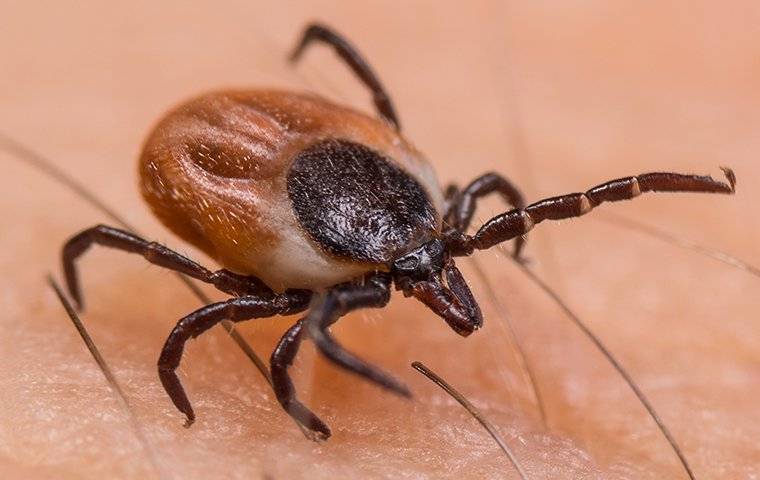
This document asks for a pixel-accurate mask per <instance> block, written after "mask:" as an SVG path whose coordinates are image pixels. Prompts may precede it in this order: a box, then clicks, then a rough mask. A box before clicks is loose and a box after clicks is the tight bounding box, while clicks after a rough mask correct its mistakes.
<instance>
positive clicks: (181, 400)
mask: <svg viewBox="0 0 760 480" xmlns="http://www.w3.org/2000/svg"><path fill="white" fill-rule="evenodd" d="M308 301H309V295H308V294H306V293H304V292H301V291H298V292H296V293H288V292H286V293H284V294H282V295H273V296H270V297H269V298H261V297H256V296H245V297H237V298H232V299H230V300H227V301H225V302H219V303H212V304H211V305H206V306H205V307H203V308H200V309H198V310H196V311H195V312H193V313H191V314H190V315H188V316H186V317H185V318H183V319H182V320H180V321H179V322H178V323H177V326H175V327H174V330H172V332H171V334H169V338H167V339H166V343H165V344H164V348H163V349H162V350H161V356H160V357H159V359H158V376H159V378H160V379H161V384H163V386H164V389H165V390H166V393H167V394H169V398H171V400H172V402H173V403H174V405H175V406H176V407H177V409H179V411H180V412H182V413H184V414H185V416H186V417H187V421H186V422H185V426H187V427H189V426H190V425H192V423H193V422H194V421H195V413H194V412H193V408H192V407H191V406H190V401H189V400H188V399H187V394H186V393H185V389H184V388H182V384H181V383H180V381H179V377H177V374H176V373H175V370H176V369H177V367H178V366H179V362H180V360H181V358H182V352H183V350H184V348H185V342H187V340H189V339H190V338H195V337H197V336H198V335H200V334H202V333H203V332H205V331H206V330H208V329H209V328H211V327H213V326H214V325H216V324H217V323H219V322H221V321H222V320H225V319H228V320H231V321H233V322H241V321H244V320H250V319H253V318H262V317H271V316H274V315H279V314H289V313H294V312H296V311H299V310H303V309H305V308H306V306H307V304H308Z"/></svg>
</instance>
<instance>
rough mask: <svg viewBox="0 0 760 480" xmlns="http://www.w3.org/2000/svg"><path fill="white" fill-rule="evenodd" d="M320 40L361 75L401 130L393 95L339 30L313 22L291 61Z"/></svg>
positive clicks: (384, 114) (379, 106)
mask: <svg viewBox="0 0 760 480" xmlns="http://www.w3.org/2000/svg"><path fill="white" fill-rule="evenodd" d="M315 40H319V41H322V42H325V43H326V44H328V45H331V46H332V47H333V48H334V49H335V52H336V53H337V54H338V55H339V56H340V58H342V59H343V60H344V61H345V62H346V63H347V64H348V66H349V67H351V70H353V71H354V73H355V74H356V75H357V76H358V77H359V79H360V80H361V81H362V83H364V85H366V86H367V88H369V89H370V91H371V92H372V99H373V101H374V102H375V107H376V108H377V110H378V111H379V112H380V115H381V116H382V117H383V118H385V119H386V120H387V121H388V122H390V123H391V124H393V126H394V127H396V130H401V125H400V124H399V121H398V116H396V110H395V109H394V108H393V102H391V97H390V96H389V95H388V94H387V93H386V91H385V88H384V87H383V84H382V83H380V79H378V78H377V75H375V72H374V71H373V70H372V67H370V66H369V63H367V61H366V60H364V58H362V56H361V54H360V53H359V52H358V51H357V50H356V49H355V48H354V47H353V45H351V43H349V42H348V40H346V39H345V38H343V37H342V36H341V35H340V34H338V33H337V32H334V31H333V30H331V29H330V28H328V27H326V26H324V25H320V24H317V23H312V24H310V25H309V26H308V27H306V30H304V32H303V36H302V37H301V41H300V42H298V46H297V47H296V49H295V50H293V53H292V54H291V56H290V60H291V61H296V60H298V59H299V58H300V57H301V54H302V53H303V51H304V50H305V49H306V47H307V46H308V45H309V44H310V43H311V42H313V41H315Z"/></svg>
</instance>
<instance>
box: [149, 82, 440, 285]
mask: <svg viewBox="0 0 760 480" xmlns="http://www.w3.org/2000/svg"><path fill="white" fill-rule="evenodd" d="M331 141H337V142H341V144H342V145H354V147H350V148H349V147H347V148H349V150H351V149H352V148H353V149H354V150H356V149H357V148H358V149H360V150H361V151H364V152H365V159H364V160H365V161H364V162H361V159H359V160H360V162H359V164H358V165H357V167H358V168H363V171H362V172H360V173H359V175H358V176H356V177H354V179H353V182H352V183H351V185H350V186H351V187H352V188H349V189H346V191H345V195H344V196H342V195H340V191H339V190H338V188H339V187H340V186H341V184H342V183H345V179H341V178H339V177H336V176H335V174H336V173H339V171H336V170H333V171H332V172H327V171H326V170H329V169H327V168H326V167H327V166H329V165H331V163H330V157H329V154H330V152H327V151H325V152H323V153H324V154H325V155H328V156H327V157H324V156H323V157H319V156H313V155H312V157H309V156H308V155H306V156H304V155H301V154H302V153H303V152H307V153H308V152H312V153H313V152H314V151H315V148H316V149H318V148H320V147H319V145H320V144H322V145H323V146H324V145H329V144H330V142H331ZM325 142H327V143H325ZM354 150H352V152H353V153H352V154H355V151H354ZM356 151H358V150H356ZM366 151H369V152H373V153H374V157H376V158H374V159H372V160H369V164H367V158H369V157H371V156H372V155H369V154H366ZM344 153H345V152H344ZM349 153H351V152H349ZM307 157H308V158H307ZM339 157H340V156H339ZM299 158H300V161H298V162H297V164H298V165H299V169H298V172H299V173H297V174H291V175H290V178H291V183H292V179H293V178H297V180H299V181H300V182H301V183H299V184H298V185H291V186H290V193H289V192H288V178H289V173H290V172H291V168H292V167H293V165H294V162H296V159H299ZM320 158H322V161H324V162H327V163H325V164H322V165H319V166H312V167H309V166H308V163H306V164H305V163H304V162H312V161H317V162H319V159H320ZM340 158H343V160H344V161H345V158H344V157H340ZM336 160H338V161H339V158H337V157H336ZM333 166H334V164H333ZM368 169H369V170H368ZM370 171H374V173H375V174H376V175H375V176H374V177H372V176H371V175H368V172H370ZM320 172H321V173H322V174H320ZM331 174H332V176H331ZM140 175H141V184H142V192H143V196H144V197H145V199H146V201H147V202H148V203H149V205H150V206H151V208H152V209H153V211H154V212H155V214H156V215H157V216H158V218H159V219H160V220H161V221H162V222H163V223H164V224H165V225H166V226H167V227H168V228H170V229H171V230H172V231H173V232H174V233H176V234H177V235H179V236H180V237H182V238H183V239H185V240H186V241H188V242H190V243H191V244H193V245H195V246H196V247H198V248H199V249H201V250H203V251H204V252H205V253H206V254H208V255H209V256H211V257H212V258H214V259H216V260H217V261H218V262H219V263H220V264H221V265H223V266H224V267H225V268H227V269H229V270H232V271H235V272H238V273H243V274H250V275H256V276H258V277H259V278H261V279H262V280H264V281H265V282H266V283H267V284H268V285H269V286H270V287H271V288H274V289H276V290H282V289H284V288H310V289H319V288H323V287H327V286H331V285H334V284H336V283H338V282H341V281H345V280H349V279H351V278H354V277H356V276H358V275H361V274H363V273H365V272H368V271H375V270H384V269H386V268H387V262H388V261H389V260H391V257H392V256H393V255H394V254H397V253H398V252H399V251H400V250H403V249H404V247H415V246H417V245H416V244H418V243H419V242H421V241H424V239H425V238H427V237H429V236H430V234H431V230H435V229H437V228H438V224H439V222H440V220H439V215H438V213H437V212H439V211H440V208H441V204H442V198H441V193H440V187H439V186H438V183H437V181H436V179H435V176H434V173H433V171H432V169H431V168H430V166H429V165H428V163H427V162H426V161H425V160H424V158H422V156H421V155H420V154H419V153H418V152H417V151H416V150H415V149H414V147H412V146H411V145H410V144H409V143H408V142H407V141H406V140H404V139H403V138H402V137H400V136H399V134H398V133H397V132H396V130H395V129H393V128H392V127H391V126H390V125H388V124H386V123H385V122H383V121H381V120H377V119H374V118H371V117H369V116H366V115H364V114H361V113H359V112H356V111H354V110H351V109H348V108H345V107H341V106H338V105H335V104H333V103H331V102H329V101H327V100H324V99H322V98H320V97H317V96H314V95H309V94H296V93H291V92H281V91H271V90H256V91H228V92H218V93H211V94H208V95H204V96H202V97H199V98H197V99H194V100H192V101H190V102H188V103H186V104H184V105H181V106H180V107H178V108H176V109H175V110H173V111H172V112H170V113H169V114H168V115H167V116H166V117H165V118H164V119H163V120H162V121H161V122H160V123H159V124H158V126H157V127H156V128H155V130H154V131H153V133H152V134H151V135H150V137H149V138H148V141H147V143H146V145H145V147H144V150H143V153H142V156H141V159H140ZM378 175H381V176H382V175H385V177H383V178H379V177H378ZM370 177H372V178H370ZM304 182H312V184H309V185H305V184H304ZM330 182H332V183H330ZM362 182H364V183H362ZM326 187H329V188H328V190H331V194H328V195H326V196H323V197H322V198H323V200H326V199H328V198H331V199H333V200H335V199H339V198H344V197H351V196H354V197H359V198H354V200H355V201H353V202H352V201H348V203H347V205H348V206H349V207H350V206H354V207H355V206H357V205H358V206H359V207H361V208H360V209H359V210H350V209H349V210H348V211H347V212H349V213H354V217H353V218H352V219H346V218H345V217H343V218H341V217H340V215H339V213H340V205H334V204H333V205H323V211H320V210H318V209H317V208H316V207H318V204H315V203H313V200H314V199H315V198H316V197H318V196H319V193H320V192H322V193H324V189H325V188H326ZM365 187H367V188H368V189H369V190H367V192H366V193H363V192H362V190H363V189H364V188H365ZM383 188H384V189H385V190H387V191H388V192H387V193H389V194H390V195H386V194H384V193H383V192H382V189H383ZM349 190H351V191H349ZM310 191H311V194H310ZM294 192H297V194H298V195H300V196H298V195H297V197H298V198H295V197H294V196H293V193H294ZM373 196H375V197H376V198H377V202H376V204H373V203H372V201H371V200H368V199H370V198H371V197H373ZM344 200H345V198H344ZM294 202H296V203H297V205H296V204H294ZM373 206H374V207H377V208H376V211H375V212H374V213H373V212H370V211H369V210H371V208H372V207H373ZM336 212H337V214H338V215H336ZM330 219H332V221H330ZM346 221H347V222H346ZM372 223H374V225H372ZM341 224H343V225H345V226H346V227H347V228H346V229H344V232H343V233H350V235H349V237H345V236H344V237H341V235H340V233H341V232H337V234H336V232H335V230H336V227H340V225H341ZM357 226H359V227H366V228H364V229H361V228H360V229H359V230H358V231H357V230H356V229H353V230H349V228H351V227H357ZM338 230H340V228H338ZM351 232H353V233H351ZM410 242H411V243H413V244H412V245H406V244H408V243H410Z"/></svg>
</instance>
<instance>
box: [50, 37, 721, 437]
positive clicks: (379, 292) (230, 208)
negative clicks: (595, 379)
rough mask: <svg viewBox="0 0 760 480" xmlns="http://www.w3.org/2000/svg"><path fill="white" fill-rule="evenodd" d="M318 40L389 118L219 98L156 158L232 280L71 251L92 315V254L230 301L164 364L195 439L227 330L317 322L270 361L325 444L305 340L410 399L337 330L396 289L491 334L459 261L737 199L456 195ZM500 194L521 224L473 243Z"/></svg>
mask: <svg viewBox="0 0 760 480" xmlns="http://www.w3.org/2000/svg"><path fill="white" fill-rule="evenodd" d="M317 41H319V42H324V43H326V44H328V45H330V46H332V47H333V48H334V49H335V51H336V52H337V53H338V55H339V56H340V57H341V58H342V59H343V60H345V61H346V63H347V64H348V65H349V66H350V67H351V69H352V70H353V71H354V72H355V73H356V75H357V76H358V77H359V78H360V79H361V81H362V82H363V83H364V84H365V85H366V87H367V88H368V89H369V90H370V91H371V93H372V98H373V100H374V104H375V106H376V108H377V110H378V112H379V116H380V118H373V117H370V116H368V115H365V114H363V113H360V112H358V111H356V110H354V109H352V108H349V107H346V106H341V105H337V104H334V103H332V102H330V101H328V100H326V99H324V98H322V97H320V96H317V95H314V94H308V93H296V92H290V91H282V90H264V89H260V90H240V91H220V92H214V93H209V94H205V95H202V96H200V97H197V98H195V99H193V100H190V101H189V102H187V103H185V104H183V105H181V106H180V107H178V108H176V109H175V110H173V111H171V112H169V113H168V114H167V115H166V116H165V117H164V118H163V120H161V122H160V123H159V124H158V126H156V128H155V129H154V130H153V132H152V133H151V134H150V136H149V138H148V140H147V142H146V144H145V146H144V149H143V151H142V155H141V157H140V160H139V173H140V185H141V189H142V194H143V197H144V198H145V200H146V201H147V202H148V204H149V205H150V207H151V209H152V210H153V212H154V213H155V215H156V216H157V217H158V218H159V219H160V220H161V221H162V222H163V223H164V224H165V225H166V226H167V227H168V228H169V229H170V230H172V231H173V232H174V233H175V234H177V235H178V236H179V237H181V238H183V239H184V240H185V241H187V242H189V243H191V244H193V245H195V246H196V247H198V248H199V249H201V250H202V251H204V252H205V253H207V254H208V255H209V256H210V257H212V258H214V259H215V260H216V261H218V263H219V264H221V265H222V266H223V267H224V268H223V269H221V270H216V271H211V270H209V269H207V268H205V267H203V266H201V265H199V264H197V263H196V262H194V261H192V260H190V259H188V258H187V257H185V256H183V255H180V254H179V253H177V252H175V251H173V250H170V249H169V248H167V247H165V246H163V245H160V244H158V243H155V242H149V241H146V240H144V239H142V238H140V237H138V236H136V235H133V234H131V233H129V232H126V231H124V230H119V229H116V228H112V227H108V226H104V225H99V226H96V227H93V228H90V229H87V230H84V231H83V232H81V233H79V234H78V235H76V236H74V237H72V238H71V239H70V240H69V241H68V242H67V243H66V244H65V246H64V247H63V252H62V257H63V269H64V273H65V277H66V284H67V287H68V290H69V293H70V295H71V297H72V298H73V299H74V301H75V302H76V303H77V305H78V306H79V307H80V308H82V306H83V304H82V295H81V291H80V287H79V281H78V275H77V270H76V267H75V261H76V260H77V258H78V257H79V256H80V255H82V254H83V253H84V252H85V251H86V250H87V249H88V248H89V247H90V246H91V245H92V244H93V243H96V244H99V245H103V246H107V247H111V248H116V249H119V250H124V251H127V252H131V253H137V254H140V255H142V256H143V257H144V258H145V259H146V260H148V261H149V262H150V263H153V264H156V265H159V266H162V267H165V268H168V269H171V270H175V271H178V272H181V273H183V274H185V275H187V276H189V277H192V278H194V279H196V280H199V281H202V282H206V283H209V284H211V285H214V286H215V287H216V288H218V289H219V290H221V291H223V292H225V293H228V294H230V295H232V298H230V299H229V300H226V301H223V302H218V303H213V304H211V305H207V306H205V307H203V308H200V309H199V310H196V311H195V312H193V313H191V314H190V315H188V316H186V317H184V318H183V319H181V320H180V321H179V322H178V323H177V325H176V327H174V329H173V330H172V332H171V334H170V335H169V338H168V339H167V340H166V343H165V345H164V347H163V350H162V351H161V355H160V358H159V360H158V375H159V378H160V379H161V383H162V384H163V386H164V388H165V389H166V392H167V393H168V395H169V397H170V398H171V400H172V402H173V403H174V405H175V406H176V407H177V408H178V409H179V410H180V411H181V412H182V413H183V414H185V416H186V417H187V422H186V425H190V424H192V422H193V421H194V420H195V413H194V412H193V408H192V407H191V405H190V401H189V400H188V398H187V395H186V393H185V391H184V389H183V387H182V385H181V383H180V381H179V378H178V377H177V375H176V373H175V370H176V369H177V367H178V365H179V363H180V359H181V357H182V351H183V349H184V346H185V342H187V340H188V339H190V338H195V337H197V336H199V335H200V334H202V333H203V332H205V331H206V330H208V329H209V328H211V327H212V326H214V325H215V324H217V323H219V322H221V321H222V320H224V319H229V320H231V321H233V322H241V321H244V320H250V319H254V318H262V317H271V316H274V315H290V314H295V313H298V312H304V311H307V313H306V314H305V316H303V317H302V318H301V319H300V320H299V321H298V322H296V323H295V324H294V325H293V326H292V327H290V329H289V330H288V331H287V332H285V334H284V335H283V336H282V338H281V339H280V341H279V343H278V345H277V347H276V348H275V350H274V352H273V353H272V356H271V360H270V368H271V375H272V382H273V385H274V392H275V394H276V396H277V400H278V401H279V402H280V404H281V405H282V407H283V408H284V409H285V411H286V412H288V413H289V414H290V415H291V416H292V417H293V418H294V419H295V420H296V421H297V422H299V423H300V424H301V425H303V426H304V427H305V428H307V429H309V430H311V431H312V432H314V433H315V434H316V435H317V436H319V437H322V438H327V437H329V436H330V429H329V428H328V426H327V425H326V424H325V423H324V422H323V421H322V420H320V419H319V418H318V417H317V416H316V415H315V414H314V413H312V412H311V411H310V410H309V409H308V408H306V407H305V406H304V405H303V404H302V403H300V402H299V401H298V399H297V397H296V392H295V388H294V386H293V383H292V381H291V379H290V377H289V375H288V367H289V366H290V365H291V364H292V363H293V360H294V358H295V356H296V354H297V352H298V348H299V345H300V343H301V341H302V340H303V339H304V338H309V339H311V340H312V341H313V342H314V344H315V345H316V347H317V349H318V350H319V351H320V352H321V353H322V354H323V355H324V356H325V357H327V358H328V359H329V360H330V361H332V362H334V363H335V364H336V365H338V366H340V367H342V368H344V369H346V370H348V371H351V372H354V373H356V374H358V375H361V376H363V377H365V378H366V379H368V380H370V381H372V382H375V383H376V384H378V385H380V386H382V387H384V388H386V389H388V390H390V391H392V392H395V393H397V394H400V395H403V396H406V397H408V396H410V392H409V390H408V389H407V387H406V386H404V385H403V384H402V383H400V382H398V381H397V380H395V379H394V378H393V377H392V376H389V375H388V374H386V373H384V372H382V371H380V370H378V369H377V368H375V367H373V366H372V365H370V364H368V363H366V362H364V361H363V360H362V359H360V358H359V357H357V356H356V355H354V354H352V353H350V352H348V351H346V350H345V349H344V348H343V347H342V346H341V345H340V344H339V343H338V342H337V341H336V340H335V339H334V338H333V336H332V335H331V334H330V330H329V329H330V326H331V325H333V324H334V323H335V322H336V321H338V319H340V318H341V317H342V316H344V315H346V314H347V313H349V312H352V311H354V310H358V309H362V308H381V307H383V306H385V305H386V304H387V303H388V301H389V300H390V296H391V289H392V288H395V289H396V290H400V291H401V292H403V294H404V295H405V296H407V297H410V296H411V297H414V298H416V299H417V300H419V301H421V302H422V303H424V304H425V305H427V306H428V307H429V308H430V309H431V310H432V311H433V312H434V313H435V314H437V315H438V316H440V317H442V318H443V319H444V320H445V321H446V323H448V325H449V326H450V327H451V328H452V329H453V330H454V331H455V332H456V333H458V334H460V335H462V336H465V337H466V336H468V335H470V334H471V333H473V332H474V331H475V330H477V329H478V328H480V327H481V326H482V324H483V317H482V315H481V312H480V308H479V307H478V303H477V301H476V300H475V298H474V296H473V294H472V292H471V291H470V289H469V287H468V286H467V283H466V281H465V279H464V278H463V277H462V274H461V273H460V272H459V270H458V269H457V267H456V264H455V261H454V259H455V258H456V257H462V256H468V255H471V254H473V253H474V252H475V251H477V250H486V249H489V248H491V247H493V246H496V245H498V244H501V243H503V242H506V241H509V240H515V244H514V255H515V257H519V255H520V251H521V249H522V247H523V244H524V237H523V236H524V235H525V234H526V233H528V232H529V231H530V230H531V229H533V227H534V226H535V225H536V224H538V223H541V222H542V221H544V220H560V219H565V218H571V217H578V216H581V215H584V214H586V213H588V212H589V211H591V210H592V209H593V208H594V207H596V206H598V205H599V204H601V203H603V202H614V201H619V200H629V199H632V198H634V197H636V196H638V195H640V194H641V193H644V192H653V191H660V192H705V193H724V194H731V193H733V192H734V184H735V177H734V174H733V172H732V171H731V170H730V169H728V168H724V169H723V171H724V173H725V176H726V178H727V180H728V183H723V182H719V181H716V180H713V179H712V178H711V177H708V176H697V175H682V174H677V173H647V174H643V175H638V176H634V177H626V178H620V179H617V180H612V181H609V182H606V183H603V184H601V185H599V186H596V187H594V188H591V189H590V190H588V191H586V192H582V193H571V194H566V195H561V196H557V197H552V198H548V199H544V200H540V201H538V202H536V203H532V204H530V205H527V206H526V203H525V201H524V199H523V196H522V194H521V193H520V191H519V190H518V189H517V188H516V187H515V185H513V184H512V183H511V182H510V181H509V180H508V179H506V178H504V177H502V176H501V175H499V174H496V173H487V174H485V175H483V176H481V177H478V178H476V179H475V180H473V181H472V182H470V183H469V184H468V185H466V186H465V187H464V188H461V189H460V188H458V187H457V186H455V185H451V186H449V187H448V188H446V189H445V190H443V189H441V188H440V186H439V183H438V181H437V179H436V175H435V172H434V170H433V168H432V166H431V165H430V164H429V163H428V161H427V160H426V158H425V157H424V155H423V154H422V153H420V152H419V151H417V150H416V149H415V148H414V146H412V144H411V143H409V141H408V140H406V139H405V138H404V137H403V136H402V135H401V128H400V124H399V121H398V118H397V116H396V111H395V109H394V108H393V103H392V102H391V99H390V97H389V96H388V94H387V93H386V91H385V89H384V87H383V86H382V84H381V83H380V81H379V80H378V78H377V76H376V75H375V73H374V72H373V70H372V69H371V68H370V66H369V64H368V63H367V62H366V61H365V60H364V59H363V58H362V56H361V55H360V54H359V53H358V52H357V50H356V49H355V48H354V47H353V46H352V45H351V44H350V43H349V42H348V41H346V39H344V38H343V37H341V36H340V35H339V34H337V33H335V32H334V31H332V30H330V29H329V28H327V27H325V26H322V25H317V24H313V25H310V26H309V27H308V28H306V30H305V31H304V34H303V37H302V38H301V41H300V42H299V44H298V46H297V48H296V49H295V51H294V53H293V55H292V56H291V59H292V60H294V61H295V60H297V59H298V58H299V57H300V56H301V54H302V53H303V51H304V49H305V48H306V47H308V46H309V45H311V44H312V43H313V42H317ZM491 194H498V195H500V196H501V197H502V198H503V199H504V200H505V201H506V203H508V204H509V205H510V208H511V210H509V211H507V212H505V213H502V214H499V215H497V216H495V217H493V218H491V219H490V220H488V221H487V222H485V224H483V225H482V226H481V227H480V228H479V229H478V230H477V231H476V232H475V233H474V234H469V233H468V231H469V227H470V223H471V221H472V218H473V215H474V212H475V209H476V207H477V202H478V200H479V199H480V198H482V197H484V196H487V195H491Z"/></svg>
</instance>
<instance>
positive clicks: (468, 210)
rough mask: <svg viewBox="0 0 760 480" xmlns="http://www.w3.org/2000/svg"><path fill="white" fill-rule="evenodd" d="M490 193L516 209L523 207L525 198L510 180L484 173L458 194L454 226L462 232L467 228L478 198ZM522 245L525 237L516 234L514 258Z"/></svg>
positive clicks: (494, 174)
mask: <svg viewBox="0 0 760 480" xmlns="http://www.w3.org/2000/svg"><path fill="white" fill-rule="evenodd" d="M491 193H498V194H499V195H501V197H502V198H503V199H504V201H505V202H507V203H508V204H509V205H511V206H512V207H515V208H518V209H519V208H524V207H525V199H524V197H523V195H522V193H520V190H518V189H517V187H516V186H515V185H514V184H513V183H512V182H510V181H509V180H508V179H506V178H504V177H502V176H501V175H499V174H498V173H486V174H485V175H482V176H480V177H478V178H476V179H475V180H473V181H472V182H471V183H470V184H469V185H467V187H465V189H464V190H463V191H462V193H461V194H460V200H459V203H458V204H457V205H456V207H455V208H456V213H455V214H454V215H453V216H454V220H455V221H456V228H457V229H458V230H459V231H460V232H463V233H464V232H466V231H467V228H469V226H470V223H471V222H472V216H473V215H474V214H475V208H476V207H477V202H478V199H479V198H482V197H485V196H486V195H490V194H491ZM524 245H525V238H524V237H522V236H517V237H516V239H515V251H514V254H513V255H514V257H515V258H519V256H520V252H521V251H522V249H523V246H524Z"/></svg>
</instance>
